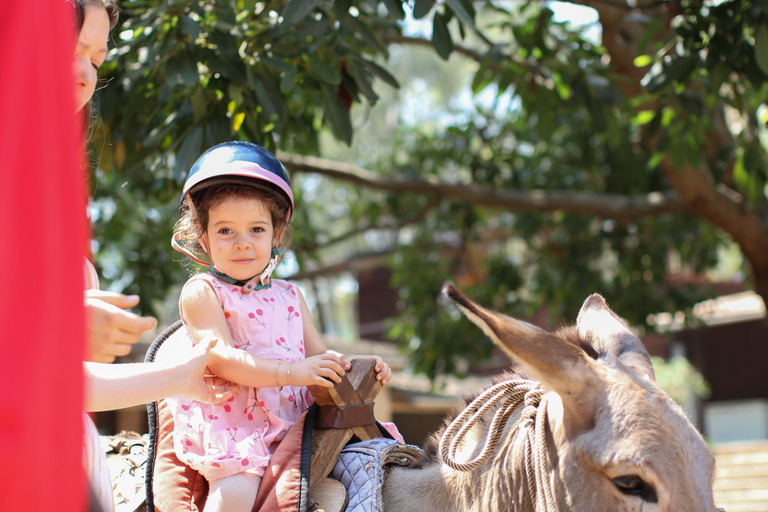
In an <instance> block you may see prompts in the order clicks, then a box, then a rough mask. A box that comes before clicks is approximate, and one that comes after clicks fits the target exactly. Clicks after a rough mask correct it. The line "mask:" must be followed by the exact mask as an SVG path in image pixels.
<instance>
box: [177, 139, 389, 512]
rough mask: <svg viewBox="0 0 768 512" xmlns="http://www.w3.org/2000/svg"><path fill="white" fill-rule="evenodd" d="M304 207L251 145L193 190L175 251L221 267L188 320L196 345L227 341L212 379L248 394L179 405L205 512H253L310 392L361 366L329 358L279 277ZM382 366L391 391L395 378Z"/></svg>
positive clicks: (217, 159)
mask: <svg viewBox="0 0 768 512" xmlns="http://www.w3.org/2000/svg"><path fill="white" fill-rule="evenodd" d="M293 206H294V204H293V194H292V192H291V188H290V182H289V178H288V174H287V172H286V171H285V169H284V168H283V166H282V164H281V163H280V162H279V161H278V160H277V158H275V157H274V155H272V154H271V153H270V152H268V151H267V150H265V149H264V148H262V147H260V146H257V145H255V144H250V143H246V142H227V143H224V144H220V145H218V146H214V147H213V148H211V149H209V150H208V151H206V152H205V153H204V154H203V155H202V156H201V157H200V158H199V159H198V160H197V162H195V164H194V166H193V167H192V169H191V171H190V173H189V176H188V178H187V182H186V184H185V186H184V197H183V199H182V208H181V218H180V219H179V222H178V223H177V225H176V229H175V233H174V240H173V246H174V248H176V249H177V250H179V251H181V252H183V253H184V254H186V255H188V256H190V257H191V258H193V259H194V260H195V261H197V262H198V263H203V264H205V265H206V266H208V265H209V264H208V263H207V262H204V261H203V260H201V259H199V258H198V257H199V256H202V255H203V254H205V255H207V256H208V257H209V258H210V259H211V261H212V262H213V263H212V264H210V266H209V270H208V272H206V273H203V274H198V275H195V276H193V277H192V278H191V279H190V280H189V281H187V283H186V285H185V286H184V288H183V290H182V292H181V299H180V309H181V318H182V320H183V322H184V325H185V326H186V329H187V331H188V333H189V340H190V343H191V344H197V343H200V342H201V341H203V340H209V339H216V340H218V342H217V344H216V345H215V346H214V347H213V348H212V349H211V356H210V363H209V367H210V370H211V371H212V372H213V373H215V374H216V375H217V376H218V377H221V378H223V379H226V380H228V381H230V382H233V383H236V384H239V385H240V386H241V388H240V391H239V393H237V394H236V395H235V396H234V397H232V398H231V399H230V400H229V401H228V402H224V403H221V404H217V405H208V404H202V403H199V402H196V401H192V400H188V399H174V400H169V401H168V403H169V405H170V409H171V412H172V414H173V418H174V424H175V430H174V447H175V450H176V454H177V456H178V457H179V459H180V460H181V461H183V462H184V463H186V464H187V465H189V466H191V467H192V468H194V469H196V470H197V471H199V472H200V473H201V474H202V475H203V476H204V477H205V478H206V479H207V480H208V482H209V484H210V488H209V493H208V498H207V501H206V505H205V509H204V512H211V511H219V510H221V511H224V510H226V511H228V512H235V511H243V512H250V511H251V509H252V507H253V504H254V502H255V500H256V493H257V491H258V488H259V484H260V483H261V477H262V475H263V474H264V469H265V467H266V466H267V465H268V464H269V461H270V457H271V455H272V453H273V452H274V450H275V448H276V446H277V444H278V443H279V442H280V440H281V439H282V438H283V436H284V435H285V433H286V431H287V430H288V429H289V428H290V427H291V425H292V424H293V423H294V422H295V421H296V419H297V418H298V417H299V416H300V415H301V414H302V413H303V412H304V411H305V410H306V409H307V407H309V406H310V405H311V404H312V402H313V400H312V397H311V395H310V394H309V392H308V390H307V389H306V386H308V385H319V386H324V387H331V386H333V384H334V383H335V382H340V381H341V376H342V375H344V371H345V369H349V367H350V363H349V362H348V361H347V360H346V358H345V357H339V356H338V355H337V354H335V353H332V352H329V351H328V349H327V348H326V346H325V344H324V343H323V341H322V339H321V337H320V335H319V333H318V332H317V330H316V329H315V326H314V325H313V323H312V320H311V318H310V314H309V310H308V309H307V305H306V302H305V300H304V297H303V296H302V294H301V292H300V291H299V289H298V288H296V286H294V285H293V284H290V283H288V282H286V281H282V280H277V279H272V278H271V273H272V271H273V270H274V268H275V266H276V265H277V262H278V258H279V255H280V254H281V252H282V251H284V250H285V248H286V246H287V244H288V242H289V241H290V238H291V227H290V225H289V221H290V218H291V214H292V212H293ZM375 359H376V371H377V372H378V377H377V378H378V379H379V380H380V381H381V383H382V384H385V383H386V382H387V381H388V380H389V379H390V377H391V370H390V369H389V367H388V366H387V365H386V364H385V363H384V362H383V361H382V360H381V358H379V357H375ZM388 429H392V430H393V427H392V426H389V427H388ZM393 433H394V434H396V437H399V434H397V433H396V431H395V432H393ZM400 439H402V437H400Z"/></svg>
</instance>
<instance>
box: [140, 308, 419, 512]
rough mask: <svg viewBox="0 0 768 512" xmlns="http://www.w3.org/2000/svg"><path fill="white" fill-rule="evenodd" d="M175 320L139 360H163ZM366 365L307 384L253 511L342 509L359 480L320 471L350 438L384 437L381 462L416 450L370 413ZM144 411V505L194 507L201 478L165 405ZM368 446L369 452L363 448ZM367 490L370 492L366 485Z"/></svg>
mask: <svg viewBox="0 0 768 512" xmlns="http://www.w3.org/2000/svg"><path fill="white" fill-rule="evenodd" d="M181 326H182V323H181V321H177V322H176V323H174V324H173V325H171V326H170V327H168V328H167V329H166V330H165V331H164V332H163V333H162V334H160V335H159V336H158V337H157V339H156V340H155V341H154V342H153V343H152V345H151V346H150V348H149V350H148V351H147V354H146V357H145V361H146V362H153V361H155V360H156V359H158V360H159V359H162V352H163V346H167V345H165V343H166V341H168V340H169V339H172V338H173V336H174V335H177V333H179V332H180V331H179V328H180V327H181ZM168 345H173V343H172V342H171V343H169V344H168ZM158 356H160V357H158ZM373 364H374V363H373V361H371V360H367V359H358V360H353V361H352V368H351V369H350V371H348V372H347V373H346V375H345V376H344V377H343V379H342V382H341V383H339V384H336V385H335V386H334V387H333V388H322V387H314V386H313V387H310V388H309V389H310V392H311V393H312V395H313V397H314V399H315V404H314V405H312V406H311V407H310V408H309V409H308V410H307V411H306V412H305V413H304V414H303V415H302V416H301V417H299V419H298V420H297V421H296V423H294V425H293V427H291V429H290V430H289V431H288V432H287V433H286V435H285V437H284V438H283V440H282V441H281V443H280V445H279V446H278V448H277V450H276V451H275V453H274V455H273V456H272V459H271V462H270V465H269V466H268V467H267V468H266V471H265V473H264V476H263V478H262V481H261V486H260V487H259V493H258V496H257V498H256V503H255V505H254V508H253V512H258V511H268V512H307V511H312V510H327V512H331V510H346V509H347V501H348V497H347V491H346V490H345V487H350V488H352V489H353V492H355V493H357V490H358V489H359V488H360V487H359V486H357V485H356V484H355V485H350V484H351V483H352V482H353V479H351V478H347V479H346V483H347V485H346V486H345V487H343V486H342V485H340V484H339V482H338V481H337V480H332V479H329V478H327V476H328V475H329V474H330V473H331V471H332V470H334V468H335V467H336V466H337V461H338V458H339V454H340V453H341V451H342V449H343V448H344V446H345V445H346V444H347V443H348V442H349V441H350V440H353V441H366V440H371V439H377V438H386V439H387V441H388V443H386V444H387V445H388V450H387V453H389V454H391V456H390V457H389V458H387V457H386V456H383V457H379V458H378V459H377V463H380V464H382V467H383V465H385V464H388V463H395V464H408V463H410V461H412V460H413V459H414V458H415V457H416V456H417V454H418V452H419V449H418V448H416V447H408V446H407V445H403V444H402V443H397V442H396V441H394V440H393V439H392V438H391V435H390V434H389V433H388V432H387V431H386V430H385V429H384V427H382V426H381V425H380V424H379V423H378V422H377V421H376V420H375V418H374V417H373V400H374V398H375V397H376V395H377V394H378V392H379V390H380V389H381V384H380V383H379V382H378V381H377V380H376V375H375V371H374V369H373ZM147 410H148V418H149V447H148V457H147V462H146V476H145V490H146V510H147V512H154V511H157V512H181V511H184V512H188V511H194V512H197V511H201V510H202V509H203V507H204V505H205V499H206V497H207V494H208V482H207V481H206V480H205V478H204V477H203V476H202V475H200V474H199V473H198V472H197V471H195V470H194V469H192V468H190V467H189V466H187V465H186V464H184V463H183V462H181V461H180V460H179V459H178V458H177V457H176V453H175V450H174V446H173V417H172V416H171V413H170V411H169V410H168V406H167V405H166V403H165V401H164V400H161V401H159V402H153V403H151V404H148V406H147ZM380 441H383V439H380ZM393 443H394V444H393ZM378 446H384V445H378ZM364 450H365V449H364ZM367 450H368V451H369V452H370V449H367ZM382 471H383V470H382ZM342 473H343V472H342ZM342 473H339V474H342ZM349 474H350V473H349V471H347V475H349ZM382 474H383V473H382ZM374 477H376V476H375V475H374ZM376 478H378V477H376ZM381 478H382V479H383V476H382V477H381ZM362 480H363V477H361V476H358V477H357V480H355V481H357V482H362ZM377 492H380V490H379V491H377ZM366 493H367V494H368V495H370V496H376V495H375V493H371V492H369V491H366ZM379 498H380V496H379ZM379 501H380V500H379ZM349 510H353V509H349ZM366 510H367V509H366ZM372 510H376V508H374V509H372Z"/></svg>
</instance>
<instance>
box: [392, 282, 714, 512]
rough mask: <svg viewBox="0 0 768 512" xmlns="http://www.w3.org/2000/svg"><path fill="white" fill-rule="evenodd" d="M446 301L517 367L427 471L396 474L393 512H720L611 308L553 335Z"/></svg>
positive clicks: (694, 454)
mask: <svg viewBox="0 0 768 512" xmlns="http://www.w3.org/2000/svg"><path fill="white" fill-rule="evenodd" d="M444 293H445V294H446V295H447V296H448V297H450V298H451V299H453V300H454V301H455V302H456V303H457V304H458V305H459V307H460V309H461V310H462V311H463V312H464V314H465V315H466V316H467V317H468V318H469V319H470V320H471V321H472V322H473V323H475V324H476V325H477V326H479V327H480V328H481V329H482V330H483V331H484V332H485V334H486V335H488V336H489V337H490V338H491V339H492V340H493V341H494V343H496V344H497V345H498V346H500V347H501V348H502V349H503V350H504V351H505V352H507V353H508V354H509V355H510V356H512V358H513V360H514V361H515V363H516V364H515V365H513V368H512V371H511V372H510V373H507V374H506V375H505V376H503V377H502V378H501V379H498V383H497V385H496V386H494V387H493V388H491V390H490V392H486V393H484V394H483V395H481V396H480V397H478V398H479V399H481V400H479V402H478V401H477V400H476V401H475V402H473V403H472V404H471V405H470V406H469V408H468V409H465V411H464V412H463V413H461V415H459V417H458V418H457V419H456V420H455V421H454V422H453V423H451V425H450V426H448V427H447V428H446V427H443V431H442V432H440V433H438V434H436V435H435V436H434V438H433V440H432V444H433V446H432V449H431V450H430V449H428V450H427V452H426V453H427V455H425V460H422V461H419V462H418V463H416V464H414V465H412V466H411V467H405V468H401V467H395V468H392V469H391V470H390V472H389V473H388V476H387V478H386V480H385V481H384V487H383V490H382V496H383V506H384V510H385V511H386V512H405V511H441V512H442V511H473V512H492V511H493V512H495V511H499V512H500V511H516V512H529V511H530V512H533V511H536V512H553V511H576V512H601V511H605V512H629V511H642V512H656V511H658V512H673V511H674V512H714V511H715V510H716V509H715V504H714V500H713V497H712V484H713V481H714V469H715V461H714V457H713V456H712V454H711V453H710V452H709V450H708V449H707V446H706V444H705V443H704V440H703V439H702V437H701V435H700V434H699V433H698V431H697V430H696V428H694V426H693V425H692V424H691V423H690V421H689V420H688V419H687V417H686V416H685V414H684V413H683V411H682V409H681V408H680V407H679V406H677V404H675V403H674V402H673V401H672V400H671V399H670V398H669V397H668V396H667V395H666V394H665V393H664V392H663V391H662V390H661V389H660V388H659V387H658V386H657V385H656V383H655V375H654V371H653V366H652V365H651V360H650V357H649V356H648V353H647V351H646V350H645V348H644V346H643V345H642V343H641V342H640V340H638V339H637V337H635V335H634V334H632V332H631V331H630V330H629V328H628V327H627V324H626V322H625V321H624V320H622V319H621V318H620V317H619V316H617V315H616V314H615V313H613V311H611V310H610V309H609V308H608V305H607V304H606V302H605V300H604V299H603V297H601V296H600V295H597V294H595V295H591V296H590V297H588V298H587V300H586V301H585V302H584V305H583V306H582V308H581V311H580V312H579V315H578V319H577V322H576V326H575V327H571V328H567V329H563V330H560V331H559V332H547V331H544V330H542V329H539V328H538V327H535V326H533V325H530V324H528V323H526V322H523V321H520V320H516V319H514V318H510V317H507V316H504V315H502V314H500V313H495V312H492V311H489V310H487V309H485V308H483V307H481V306H479V305H477V304H475V303H473V302H472V301H470V300H469V299H467V298H466V297H465V296H464V295H462V294H461V293H460V292H458V291H457V290H456V289H455V288H454V287H453V286H452V285H448V286H446V288H445V290H444ZM513 396H514V397H515V398H512V397H513ZM500 402H501V403H500ZM467 412H469V414H465V413H467ZM473 415H474V416H473ZM469 416H473V417H472V418H470V419H469V420H467V417H469ZM491 418H493V419H491ZM457 422H458V423H457ZM438 439H440V442H439V453H437V449H436V447H435V445H437V440H438ZM457 459H462V460H464V461H467V462H460V461H458V460H457ZM470 459H473V460H470Z"/></svg>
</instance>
